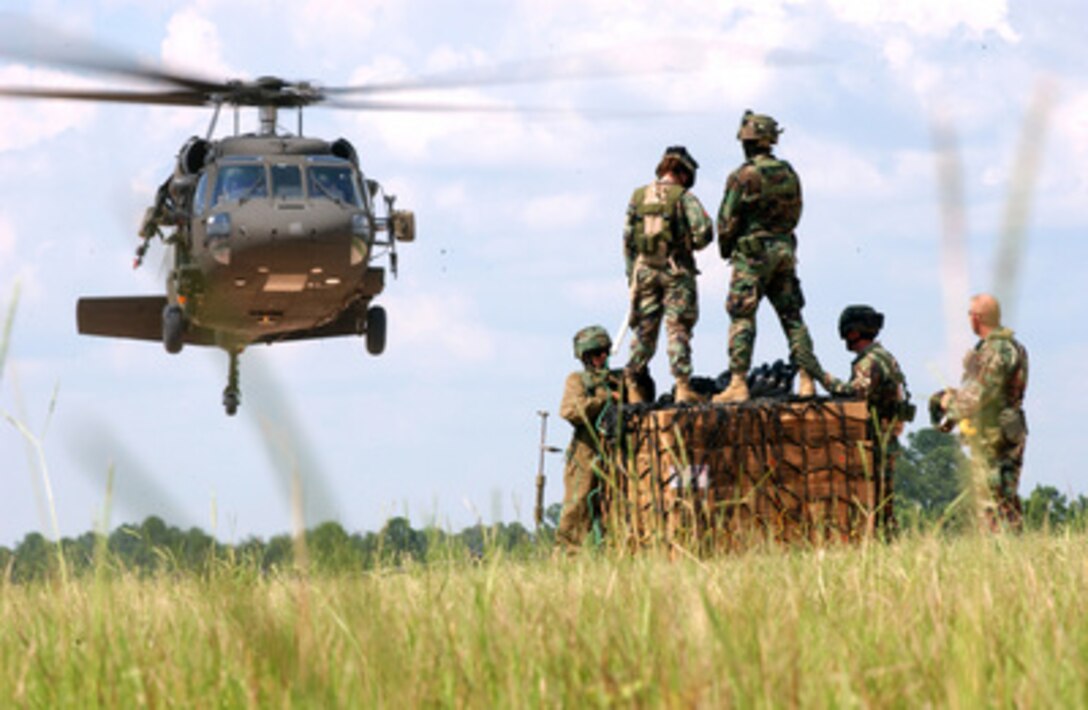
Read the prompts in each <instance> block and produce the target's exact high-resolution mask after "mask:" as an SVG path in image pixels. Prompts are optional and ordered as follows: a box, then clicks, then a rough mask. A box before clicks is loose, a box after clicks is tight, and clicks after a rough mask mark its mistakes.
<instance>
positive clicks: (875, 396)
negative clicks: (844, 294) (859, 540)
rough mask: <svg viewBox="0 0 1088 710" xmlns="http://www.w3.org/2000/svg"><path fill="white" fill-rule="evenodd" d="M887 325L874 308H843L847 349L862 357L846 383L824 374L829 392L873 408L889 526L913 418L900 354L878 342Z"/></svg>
mask: <svg viewBox="0 0 1088 710" xmlns="http://www.w3.org/2000/svg"><path fill="white" fill-rule="evenodd" d="M883 327H884V314H883V313H879V312H877V311H876V310H875V309H873V307H872V306H864V305H854V306H847V307H846V308H845V309H843V312H842V315H841V316H839V337H841V338H842V339H843V340H844V341H845V342H846V349H847V350H849V351H850V352H853V353H855V354H856V355H857V357H855V358H854V362H853V364H852V365H851V368H850V380H849V381H848V382H843V381H842V380H839V379H837V378H836V377H834V376H832V375H831V374H830V373H824V377H823V385H824V386H825V387H826V388H827V390H828V392H831V393H832V394H838V395H850V396H854V397H858V398H861V399H864V400H865V401H866V403H867V404H868V406H869V412H870V420H869V436H870V438H871V439H872V440H873V442H874V445H875V448H874V454H875V455H876V460H875V462H874V463H875V465H876V471H875V472H874V473H875V475H876V480H877V482H878V487H877V504H878V505H879V506H880V513H879V515H878V519H879V521H880V522H881V524H883V526H884V528H885V530H888V531H892V530H894V529H895V511H894V507H893V502H894V499H893V487H892V474H893V472H894V469H895V457H896V455H897V454H898V453H899V439H898V436H899V434H900V433H901V432H902V430H903V424H904V423H905V422H909V421H912V420H913V419H914V405H912V404H911V403H910V392H909V390H908V389H907V380H906V378H905V377H904V376H903V371H902V370H901V369H900V367H899V363H898V362H897V361H896V359H895V357H894V356H893V355H892V354H891V353H890V352H888V351H887V350H886V349H885V348H884V346H883V345H881V344H880V343H879V342H878V341H877V340H876V336H877V335H878V334H879V333H880V329H881V328H883Z"/></svg>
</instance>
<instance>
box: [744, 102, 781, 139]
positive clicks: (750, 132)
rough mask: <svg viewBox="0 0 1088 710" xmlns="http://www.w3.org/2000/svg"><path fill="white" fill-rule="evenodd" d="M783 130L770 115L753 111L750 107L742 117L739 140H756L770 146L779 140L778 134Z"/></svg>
mask: <svg viewBox="0 0 1088 710" xmlns="http://www.w3.org/2000/svg"><path fill="white" fill-rule="evenodd" d="M781 132H782V129H781V128H779V127H778V121H776V120H774V119H773V118H771V117H770V116H765V115H763V114H759V113H752V109H748V110H747V111H745V112H744V115H743V116H741V117H740V128H739V129H737V140H739V141H755V144H756V145H758V146H762V147H764V148H769V147H771V146H772V145H774V144H775V143H777V142H778V134H780V133H781Z"/></svg>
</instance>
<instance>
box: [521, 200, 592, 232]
mask: <svg viewBox="0 0 1088 710" xmlns="http://www.w3.org/2000/svg"><path fill="white" fill-rule="evenodd" d="M594 202H595V200H594V196H593V195H587V194H584V193H563V194H560V195H547V196H544V197H534V198H532V199H530V200H529V201H528V202H526V203H525V207H524V209H523V210H522V214H521V218H522V221H524V222H525V224H526V225H528V226H530V227H533V228H535V229H545V230H547V229H564V228H569V227H575V226H578V225H580V224H582V223H583V222H585V220H586V218H587V217H588V216H589V215H590V213H591V212H592V210H593V206H594Z"/></svg>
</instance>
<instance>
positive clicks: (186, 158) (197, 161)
mask: <svg viewBox="0 0 1088 710" xmlns="http://www.w3.org/2000/svg"><path fill="white" fill-rule="evenodd" d="M211 152H212V144H211V143H209V142H208V141H206V140H204V139H203V138H198V137H197V136H193V137H192V138H190V139H189V140H187V141H185V145H183V146H181V150H179V151H178V166H177V170H176V171H175V174H176V175H177V176H178V177H182V176H184V177H192V176H193V175H196V174H198V173H199V172H200V171H201V170H203V169H204V166H205V164H207V162H208V157H209V156H210V155H211Z"/></svg>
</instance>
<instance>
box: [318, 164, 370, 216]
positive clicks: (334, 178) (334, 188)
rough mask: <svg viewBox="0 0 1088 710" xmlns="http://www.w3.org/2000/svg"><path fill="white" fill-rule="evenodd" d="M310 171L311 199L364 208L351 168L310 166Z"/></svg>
mask: <svg viewBox="0 0 1088 710" xmlns="http://www.w3.org/2000/svg"><path fill="white" fill-rule="evenodd" d="M308 171H309V177H310V181H309V188H310V197H311V198H325V199H328V200H334V201H336V202H342V203H345V204H348V205H351V206H353V207H362V206H363V203H362V201H361V200H360V197H359V191H358V190H357V189H356V187H355V176H354V175H353V174H352V170H351V168H350V167H348V166H346V165H344V166H340V165H310V166H309V168H308Z"/></svg>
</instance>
